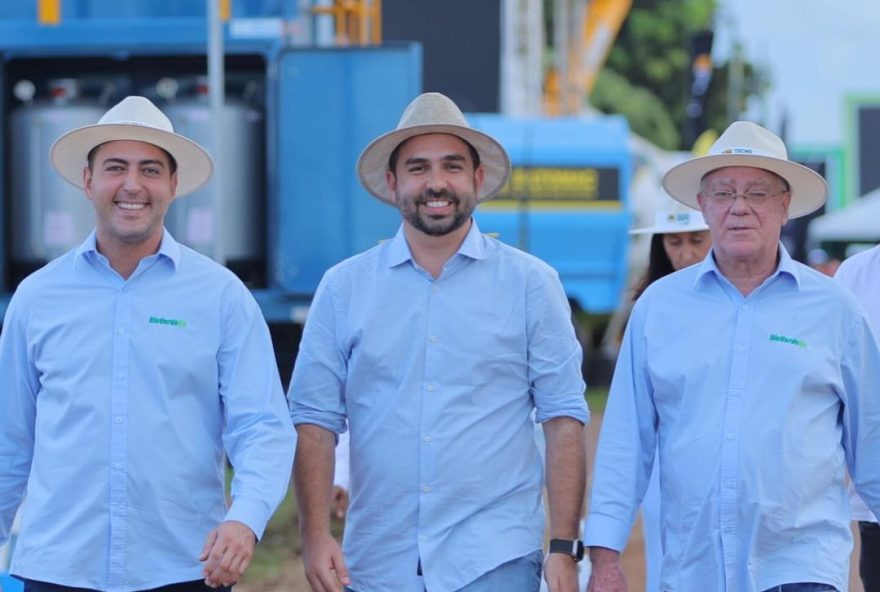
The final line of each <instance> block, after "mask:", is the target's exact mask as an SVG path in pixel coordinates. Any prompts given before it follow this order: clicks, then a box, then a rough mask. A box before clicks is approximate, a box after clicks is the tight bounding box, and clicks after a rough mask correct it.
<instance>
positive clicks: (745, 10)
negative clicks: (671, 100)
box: [714, 0, 880, 146]
mask: <svg viewBox="0 0 880 592" xmlns="http://www.w3.org/2000/svg"><path fill="white" fill-rule="evenodd" d="M719 5H720V10H719V20H718V23H717V26H716V36H715V46H714V53H715V55H716V57H717V58H720V57H725V58H726V56H727V55H728V54H729V51H730V47H731V39H732V36H733V35H736V37H737V38H739V39H740V41H741V43H742V44H743V49H744V52H745V57H746V58H747V59H748V60H749V61H751V62H752V63H754V64H756V65H760V66H762V67H764V68H765V69H766V70H767V71H768V72H769V74H770V77H771V79H772V81H773V88H772V90H771V91H770V93H769V94H768V96H767V97H766V100H765V101H763V102H756V103H755V104H752V105H750V107H749V111H748V112H747V113H746V114H744V118H750V119H755V120H756V121H761V120H763V121H764V122H765V124H766V125H767V126H768V127H770V128H771V129H773V130H774V131H779V129H778V124H779V120H780V116H781V114H782V113H783V112H784V111H787V113H788V117H789V123H788V141H789V143H790V144H796V145H808V146H813V145H834V144H841V143H842V142H844V141H845V131H844V129H845V114H846V96H847V95H848V94H852V95H861V96H873V97H876V99H877V100H878V101H880V0H720V1H719Z"/></svg>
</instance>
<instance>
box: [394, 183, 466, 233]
mask: <svg viewBox="0 0 880 592" xmlns="http://www.w3.org/2000/svg"><path fill="white" fill-rule="evenodd" d="M434 199H446V200H449V202H450V203H451V204H452V205H453V207H454V208H455V211H454V212H453V213H452V215H451V216H450V215H433V214H430V213H420V212H419V207H420V206H422V205H425V204H426V203H427V202H429V201H431V200H434ZM400 213H401V215H402V216H403V219H404V220H406V221H407V222H408V223H409V224H410V226H412V227H413V228H415V229H416V230H418V231H420V232H422V233H424V234H426V235H428V236H446V235H447V234H450V233H452V232H455V231H456V230H458V229H459V228H461V227H462V226H464V224H465V223H466V222H467V221H468V220H470V218H471V215H472V214H473V213H474V205H473V202H472V201H470V200H467V201H464V202H463V201H462V199H461V198H460V197H459V196H458V195H457V194H456V193H455V192H454V191H450V190H448V189H442V190H440V191H433V190H430V189H429V190H427V191H425V192H423V193H422V194H420V195H418V196H416V197H412V198H408V199H404V200H403V202H402V204H401V207H400Z"/></svg>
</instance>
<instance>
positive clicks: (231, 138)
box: [163, 82, 266, 284]
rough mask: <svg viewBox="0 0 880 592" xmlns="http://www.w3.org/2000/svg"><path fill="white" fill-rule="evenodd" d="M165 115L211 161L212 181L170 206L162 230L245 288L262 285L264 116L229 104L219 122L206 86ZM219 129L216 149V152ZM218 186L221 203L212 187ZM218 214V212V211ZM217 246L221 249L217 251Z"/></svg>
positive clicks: (229, 100) (232, 101)
mask: <svg viewBox="0 0 880 592" xmlns="http://www.w3.org/2000/svg"><path fill="white" fill-rule="evenodd" d="M163 111H164V112H165V114H166V115H168V118H169V119H170V120H171V122H172V124H173V125H174V131H175V132H177V133H179V134H182V135H184V136H186V137H188V138H190V139H191V140H194V141H195V142H198V143H199V144H201V145H202V146H203V147H205V149H207V150H208V152H210V153H211V155H212V156H213V157H214V158H215V161H216V162H215V164H216V163H219V164H220V166H219V167H216V168H215V169H214V177H213V178H212V179H211V181H210V182H209V183H208V184H207V185H206V186H205V187H203V188H202V189H200V190H199V191H196V192H195V193H191V194H189V195H185V196H182V197H180V198H178V199H175V200H174V202H172V204H171V207H170V208H169V210H168V215H167V216H166V218H165V226H166V228H167V229H168V231H169V232H170V233H171V235H172V236H174V238H175V239H177V240H178V241H180V242H182V243H184V244H186V245H188V246H190V247H192V248H193V249H195V250H197V251H200V252H202V253H204V254H205V255H208V256H209V257H213V258H215V259H217V258H218V257H217V254H218V253H220V254H221V255H220V258H221V259H222V260H221V261H219V262H220V263H223V264H224V265H226V266H227V267H229V268H230V269H232V270H233V271H235V272H236V273H237V274H238V275H239V276H240V277H241V278H242V279H243V280H245V281H246V282H247V283H250V284H255V283H257V284H258V283H261V277H262V274H263V273H264V268H265V241H266V237H265V220H264V211H265V210H264V208H265V205H264V203H265V197H264V193H265V189H264V187H265V183H264V178H265V172H264V159H263V154H264V150H263V145H264V141H263V115H262V113H261V112H260V111H258V110H256V109H255V108H253V107H251V106H249V105H247V104H246V103H245V102H244V101H241V100H239V99H234V98H227V99H225V101H224V105H223V108H222V111H221V116H220V118H219V121H215V120H213V119H212V117H211V109H210V105H209V101H208V89H207V85H206V84H204V83H203V82H199V83H198V84H197V85H196V90H195V92H194V93H193V94H192V95H191V96H188V97H184V98H182V99H179V100H176V101H175V102H173V103H170V104H168V105H166V106H165V107H164V108H163ZM213 126H218V127H219V134H218V137H219V138H220V146H219V148H218V147H217V146H214V145H213V144H214V129H213ZM218 183H219V185H220V187H221V188H222V191H221V193H220V199H219V203H215V201H216V198H215V186H216V184H218ZM218 208H219V211H218ZM218 241H219V245H218Z"/></svg>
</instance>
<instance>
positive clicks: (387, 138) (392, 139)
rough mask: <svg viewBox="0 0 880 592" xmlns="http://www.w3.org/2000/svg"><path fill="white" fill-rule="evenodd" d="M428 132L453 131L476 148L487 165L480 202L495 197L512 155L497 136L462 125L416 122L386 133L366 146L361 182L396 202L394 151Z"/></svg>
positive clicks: (359, 170) (359, 167)
mask: <svg viewBox="0 0 880 592" xmlns="http://www.w3.org/2000/svg"><path fill="white" fill-rule="evenodd" d="M425 134H451V135H453V136H458V137H459V138H461V139H462V140H464V141H465V142H467V143H468V144H470V145H471V146H473V147H474V149H475V150H476V151H477V154H479V155H480V164H481V165H482V166H483V170H484V171H485V172H484V173H483V185H482V186H481V187H480V190H479V192H478V193H477V201H478V202H484V201H487V200H489V199H492V198H493V197H495V196H496V195H497V194H498V192H499V191H501V188H502V187H504V185H505V183H507V179H508V178H509V177H510V157H508V156H507V151H505V150H504V148H503V147H502V146H501V144H499V143H498V141H497V140H495V138H493V137H492V136H489V135H487V134H484V133H483V132H481V131H478V130H475V129H472V128H468V127H462V126H458V125H449V124H438V125H414V126H411V127H407V128H404V129H400V130H394V131H391V132H388V133H387V134H383V135H381V136H379V137H378V138H376V139H375V140H373V141H372V142H370V143H369V145H367V147H366V148H364V151H363V152H361V155H360V157H359V158H358V163H357V174H358V179H359V180H360V182H361V185H363V186H364V189H366V190H367V191H369V192H370V193H371V194H372V195H373V196H375V197H376V198H378V199H379V200H381V201H383V202H385V203H387V204H390V205H395V202H394V199H393V196H392V195H391V193H390V192H389V190H388V183H387V181H386V179H385V172H386V171H387V170H388V159H389V158H390V157H391V153H392V152H393V151H394V149H395V148H397V147H398V146H399V145H400V144H402V143H403V142H405V141H406V140H408V139H410V138H412V137H414V136H421V135H425Z"/></svg>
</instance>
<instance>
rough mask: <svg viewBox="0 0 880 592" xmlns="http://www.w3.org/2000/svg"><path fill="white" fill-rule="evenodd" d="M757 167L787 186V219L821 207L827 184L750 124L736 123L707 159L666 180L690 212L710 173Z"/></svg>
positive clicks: (679, 168) (678, 169)
mask: <svg viewBox="0 0 880 592" xmlns="http://www.w3.org/2000/svg"><path fill="white" fill-rule="evenodd" d="M734 166H741V167H756V168H759V169H764V170H767V171H770V172H772V173H776V174H777V175H779V176H780V177H782V178H783V179H785V181H786V182H787V183H788V186H789V189H790V190H791V204H790V205H789V210H788V217H789V218H798V217H800V216H805V215H807V214H809V213H811V212H814V211H816V210H818V209H819V208H821V207H822V205H823V204H824V203H825V199H826V197H827V195H828V184H827V183H826V182H825V179H823V178H822V176H821V175H819V174H818V173H817V172H815V171H813V170H812V169H809V168H807V167H805V166H803V165H801V164H798V163H796V162H792V161H790V160H788V151H787V150H786V149H785V144H784V143H783V142H782V140H781V139H780V138H779V137H778V136H776V135H775V134H773V133H772V132H770V131H768V130H766V129H764V128H763V127H761V126H760V125H757V124H755V123H752V122H750V121H736V122H734V123H732V124H731V125H730V127H728V128H727V129H726V130H725V131H724V133H723V134H721V137H719V138H718V139H717V140H716V141H715V143H714V144H712V147H711V148H710V149H709V153H708V154H707V155H706V156H701V157H699V158H694V159H692V160H689V161H687V162H683V163H681V164H679V165H677V166H674V167H672V168H671V169H669V171H668V172H667V173H666V175H665V176H664V177H663V188H664V189H665V190H666V192H667V193H669V195H671V196H672V197H673V198H675V199H676V200H678V201H680V202H681V203H683V204H684V205H686V206H689V207H691V208H699V207H700V206H699V204H698V203H697V193H699V192H700V182H701V181H702V179H703V177H705V176H706V175H707V174H708V173H710V172H712V171H714V170H717V169H720V168H724V167H734Z"/></svg>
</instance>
